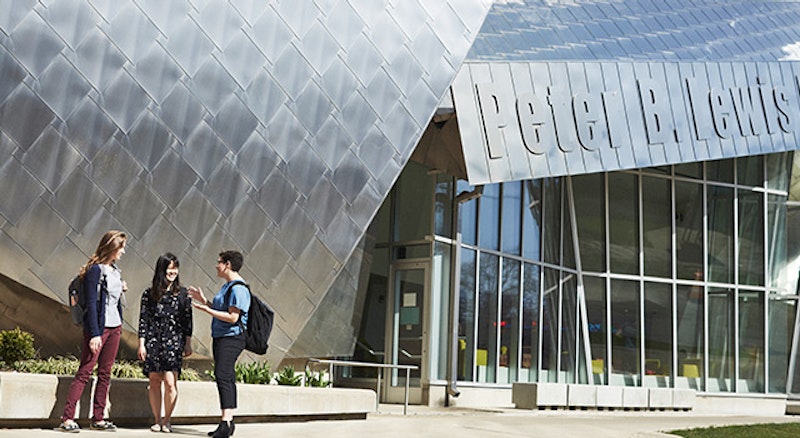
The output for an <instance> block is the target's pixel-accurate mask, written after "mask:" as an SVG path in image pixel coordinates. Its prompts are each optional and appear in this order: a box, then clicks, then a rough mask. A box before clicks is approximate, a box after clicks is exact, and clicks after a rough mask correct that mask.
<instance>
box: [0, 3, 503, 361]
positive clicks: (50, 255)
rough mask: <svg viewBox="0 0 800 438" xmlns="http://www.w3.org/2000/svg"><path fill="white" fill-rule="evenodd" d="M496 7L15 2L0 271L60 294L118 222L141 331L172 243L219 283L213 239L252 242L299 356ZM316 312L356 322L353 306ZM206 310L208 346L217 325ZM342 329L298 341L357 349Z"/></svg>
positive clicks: (2, 41)
mask: <svg viewBox="0 0 800 438" xmlns="http://www.w3.org/2000/svg"><path fill="white" fill-rule="evenodd" d="M490 6H491V2H490V1H489V0H459V1H405V0H404V1H373V0H370V1H357V0H342V1H312V0H293V1H268V2H257V1H226V0H212V1H196V0H175V1H172V0H171V1H166V2H162V1H150V0H121V1H114V2H98V1H89V0H68V1H67V0H64V1H61V0H59V1H55V2H49V1H48V2H36V1H24V0H23V1H11V2H6V3H4V4H3V7H2V8H0V152H1V153H2V154H3V161H2V163H1V164H0V187H2V189H3V190H2V191H1V193H0V258H2V259H3V260H4V261H3V263H2V274H3V275H5V276H7V277H9V278H11V279H12V280H14V281H16V282H19V283H21V284H23V285H25V286H27V287H30V288H32V289H34V290H37V291H39V292H41V293H43V294H45V295H55V296H57V297H59V298H62V297H61V295H62V294H61V293H60V291H61V290H62V289H63V288H64V285H65V283H66V281H67V279H68V278H70V277H71V275H72V274H73V273H74V271H75V270H76V269H77V268H78V266H79V265H80V264H82V263H83V261H84V260H86V258H87V256H88V255H89V254H90V253H91V252H92V251H93V250H94V248H95V245H96V244H97V239H99V237H100V235H101V234H102V233H103V232H104V231H105V230H106V229H109V228H118V229H123V230H125V231H126V232H128V233H129V236H130V237H131V240H130V242H129V246H128V251H127V254H126V256H125V259H124V260H123V261H122V263H121V266H122V267H123V269H124V272H125V277H126V279H127V280H128V283H129V284H130V286H131V290H132V291H134V294H135V297H131V298H132V299H129V300H128V301H129V303H133V305H130V306H129V307H128V309H127V310H126V312H125V319H126V327H127V328H128V329H129V330H133V329H134V328H135V325H136V321H137V316H138V305H137V304H138V295H139V293H140V291H142V290H143V289H144V288H145V286H146V285H147V283H148V282H149V280H150V278H151V275H152V265H153V263H154V261H155V259H156V257H157V256H158V255H159V254H160V253H163V252H164V251H173V252H175V253H177V254H178V255H179V257H180V258H181V268H182V273H181V274H182V275H181V277H182V279H183V281H184V282H185V283H192V284H196V285H200V286H204V288H205V289H206V290H207V292H206V293H207V294H208V293H210V291H214V290H216V288H217V287H218V283H219V282H218V279H216V278H214V267H213V265H214V260H215V257H216V254H217V253H218V252H219V251H220V250H222V249H224V248H235V249H240V250H242V251H243V252H244V254H245V269H244V271H243V275H244V277H245V278H246V279H247V280H248V281H249V282H251V284H252V286H253V290H254V291H256V292H258V293H260V294H262V295H263V296H264V298H265V299H266V301H268V302H269V303H270V304H272V305H273V307H274V308H275V310H276V312H277V314H278V320H277V327H276V330H275V331H274V332H273V333H274V336H273V341H272V344H273V346H274V347H273V348H271V351H270V353H269V356H268V359H270V361H273V362H274V363H277V362H278V361H279V360H280V359H281V358H283V357H284V356H285V355H287V354H288V355H290V356H291V355H292V354H293V353H292V346H293V343H294V342H295V341H296V339H297V337H298V336H299V335H300V333H301V331H302V330H303V328H304V327H305V326H306V325H307V324H308V323H309V321H310V320H312V319H313V318H314V315H315V314H316V313H317V312H318V310H320V303H322V302H323V299H324V297H325V296H326V294H327V293H328V290H329V288H330V287H331V285H332V284H333V283H334V280H335V279H336V278H337V276H338V275H339V273H340V272H342V270H343V267H344V266H345V265H346V263H347V261H348V259H349V257H350V256H351V253H352V252H353V250H354V248H355V246H356V245H357V243H358V242H359V241H360V240H361V239H362V236H363V234H364V231H365V230H366V228H367V226H368V225H369V222H370V220H371V218H372V216H373V215H374V214H375V212H376V211H377V209H378V207H379V205H380V203H381V201H382V199H383V198H384V197H385V195H386V193H387V192H388V190H389V188H390V187H391V185H392V184H393V182H394V180H395V179H396V178H397V176H398V175H399V172H400V170H401V169H402V167H403V166H404V165H405V163H406V161H407V160H408V157H409V156H410V155H411V152H412V150H413V147H414V145H415V144H416V143H417V141H418V140H419V138H420V136H421V134H422V132H423V130H424V128H425V127H426V126H427V124H428V121H429V120H430V117H431V115H432V114H433V112H434V111H435V109H436V103H438V101H439V100H440V99H441V97H442V96H443V95H444V93H445V91H446V88H447V86H448V85H449V83H450V81H451V80H452V78H453V76H454V75H455V72H456V71H457V70H458V69H459V68H460V65H461V63H462V61H463V59H464V57H465V56H466V53H467V51H468V49H469V47H470V45H471V43H472V40H473V38H474V37H475V35H476V34H477V31H478V29H479V27H480V25H481V23H482V22H483V19H484V18H485V14H486V13H487V11H488V9H489V7H490ZM352 293H355V291H352ZM322 311H323V312H326V316H325V321H326V324H328V325H330V324H333V325H336V324H341V325H344V326H348V325H349V324H351V320H350V314H352V309H343V310H342V311H341V318H339V319H337V318H336V314H337V312H338V310H337V309H331V308H330V307H329V306H326V308H325V309H322ZM348 312H349V313H348ZM196 327H198V330H197V333H196V336H195V337H196V339H197V341H198V343H199V345H198V347H200V348H199V351H200V352H203V351H202V350H203V347H201V346H205V347H210V343H209V341H210V335H209V333H208V330H207V329H206V324H205V322H204V321H203V320H200V321H198V323H197V324H196ZM343 331H344V330H343ZM337 341H338V342H340V343H339V344H336V343H334V344H331V340H330V339H328V338H327V337H322V338H319V339H316V340H315V338H314V335H313V334H310V335H309V336H308V337H307V339H305V340H304V341H303V351H304V352H312V353H313V352H314V351H320V352H325V353H329V352H334V353H339V354H342V353H344V354H347V353H348V352H349V351H348V350H349V348H350V347H351V345H352V339H346V338H342V339H338V340H337ZM205 352H208V351H205Z"/></svg>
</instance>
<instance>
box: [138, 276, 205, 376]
mask: <svg viewBox="0 0 800 438" xmlns="http://www.w3.org/2000/svg"><path fill="white" fill-rule="evenodd" d="M191 335H192V302H191V298H189V295H188V293H187V292H186V289H185V288H181V289H180V291H178V292H177V293H172V292H169V291H167V292H166V293H165V294H164V296H162V297H161V299H160V300H159V301H158V302H155V301H153V300H152V299H151V296H150V289H149V288H148V289H147V290H145V291H144V293H143V294H142V302H141V306H140V312H139V338H144V343H145V348H147V359H146V360H145V361H144V366H143V370H144V373H145V375H147V374H148V373H152V372H163V371H177V372H180V370H181V365H182V364H183V348H184V345H185V343H186V337H187V336H191Z"/></svg>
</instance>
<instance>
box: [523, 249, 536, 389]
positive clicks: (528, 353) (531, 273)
mask: <svg viewBox="0 0 800 438" xmlns="http://www.w3.org/2000/svg"><path fill="white" fill-rule="evenodd" d="M524 269H525V276H524V278H525V280H524V283H523V289H522V366H521V368H520V375H519V379H518V380H519V381H521V382H535V381H537V380H538V377H539V376H538V374H537V372H536V369H537V366H538V363H539V266H538V265H533V264H530V263H525V265H524Z"/></svg>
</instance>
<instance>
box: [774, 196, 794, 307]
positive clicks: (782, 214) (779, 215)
mask: <svg viewBox="0 0 800 438" xmlns="http://www.w3.org/2000/svg"><path fill="white" fill-rule="evenodd" d="M767 199H768V204H767V245H768V246H769V249H768V250H769V260H768V262H767V263H769V280H768V281H767V285H768V286H769V287H774V288H785V289H788V288H789V284H790V283H791V282H792V281H793V280H794V279H795V278H796V276H795V272H794V271H793V270H792V271H791V272H789V271H787V269H786V268H787V254H786V249H787V246H786V236H787V233H786V196H782V195H768V196H767ZM791 293H794V291H791Z"/></svg>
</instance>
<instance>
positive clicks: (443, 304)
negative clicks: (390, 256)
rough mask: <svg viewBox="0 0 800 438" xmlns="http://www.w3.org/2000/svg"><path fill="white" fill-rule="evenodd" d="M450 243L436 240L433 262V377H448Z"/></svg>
mask: <svg viewBox="0 0 800 438" xmlns="http://www.w3.org/2000/svg"><path fill="white" fill-rule="evenodd" d="M450 258H451V257H450V245H448V244H445V243H441V242H434V243H433V260H432V262H431V267H432V268H433V269H432V278H431V284H432V285H433V287H432V290H431V307H430V308H431V315H434V317H433V322H432V324H431V339H432V340H433V345H434V348H431V354H430V358H429V360H428V364H430V366H429V369H430V370H431V379H445V378H447V364H448V362H447V356H448V350H449V348H450V330H449V327H450V324H449V323H450Z"/></svg>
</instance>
